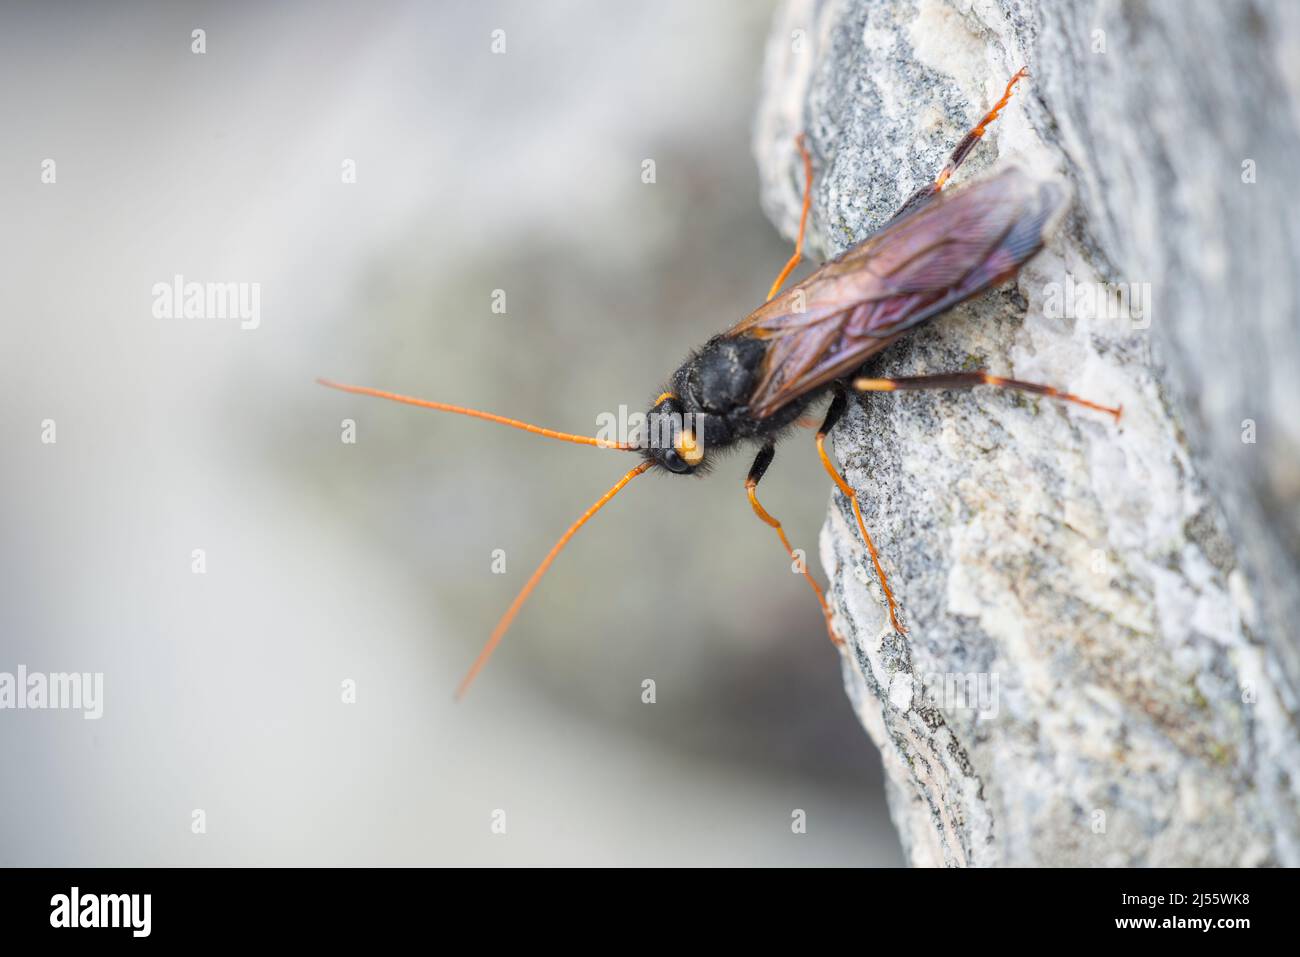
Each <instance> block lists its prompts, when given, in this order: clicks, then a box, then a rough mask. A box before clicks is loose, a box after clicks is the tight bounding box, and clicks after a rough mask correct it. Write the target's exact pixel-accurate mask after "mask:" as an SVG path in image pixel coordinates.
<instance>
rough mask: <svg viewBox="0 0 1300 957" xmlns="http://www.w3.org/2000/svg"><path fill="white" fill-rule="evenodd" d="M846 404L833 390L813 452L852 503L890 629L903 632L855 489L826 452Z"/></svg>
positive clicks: (837, 392) (887, 580)
mask: <svg viewBox="0 0 1300 957" xmlns="http://www.w3.org/2000/svg"><path fill="white" fill-rule="evenodd" d="M847 408H848V399H847V398H845V395H844V393H843V392H841V391H836V393H835V398H834V400H833V401H832V402H831V405H830V408H829V409H827V410H826V421H825V422H823V423H822V427H821V428H820V429H818V430H817V454H818V456H820V457H821V460H822V465H823V466H824V467H825V469H826V471H827V472H829V473H830V476H831V478H832V479H833V480H834V482H835V484H836V486H838V487H839V490H840V491H841V492H842V493H844V495H845V497H847V498H848V500H849V504H851V505H852V506H853V517H854V518H856V519H857V520H858V531H859V532H861V533H862V540H863V541H864V542H866V545H867V551H868V552H869V553H870V554H871V563H872V564H873V565H875V566H876V575H877V577H879V579H880V587H881V589H883V590H884V592H885V601H886V602H887V603H888V604H889V623H890V624H891V625H893V627H894V630H895V631H896V632H898V633H899V634H900V635H906V634H907V629H906V628H904V627H903V626H902V624H901V623H900V622H899V620H898V602H897V601H895V600H894V593H893V592H892V591H891V590H890V588H889V579H887V578H886V577H885V570H884V568H882V567H881V565H880V555H879V554H878V553H877V552H876V546H875V544H874V543H872V541H871V535H870V534H869V533H868V532H867V523H866V522H864V521H863V520H862V508H861V506H860V505H859V504H858V493H857V490H856V489H854V488H853V486H852V485H850V484H849V483H848V482H846V481H844V478H843V477H842V476H841V475H840V473H839V471H838V470H837V469H836V468H835V465H834V463H832V462H831V458H830V456H829V455H828V454H827V452H826V435H827V433H829V432H830V430H831V429H833V428H834V427H835V423H836V422H838V421H839V419H840V416H842V415H843V414H844V411H845V409H847Z"/></svg>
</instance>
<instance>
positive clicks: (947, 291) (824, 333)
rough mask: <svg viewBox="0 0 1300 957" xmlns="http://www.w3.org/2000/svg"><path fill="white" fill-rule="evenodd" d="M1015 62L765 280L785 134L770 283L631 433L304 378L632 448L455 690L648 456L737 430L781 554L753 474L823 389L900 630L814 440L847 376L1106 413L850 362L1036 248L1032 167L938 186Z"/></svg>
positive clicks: (675, 463)
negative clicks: (926, 155) (869, 222)
mask: <svg viewBox="0 0 1300 957" xmlns="http://www.w3.org/2000/svg"><path fill="white" fill-rule="evenodd" d="M1026 75H1027V71H1026V70H1024V69H1022V70H1020V71H1019V72H1018V73H1016V74H1015V75H1014V76H1013V77H1012V78H1011V80H1010V81H1009V82H1008V83H1007V86H1006V90H1005V91H1004V92H1003V95H1002V97H1001V99H999V100H998V102H997V103H995V104H994V106H993V108H992V109H991V110H989V112H988V113H987V114H986V115H985V116H984V118H983V119H982V120H980V122H979V124H978V125H976V126H975V128H974V129H972V130H971V131H970V132H969V133H967V134H966V136H965V137H964V138H963V139H962V141H961V142H960V143H959V144H958V145H957V148H956V149H955V150H954V151H953V152H952V154H951V156H950V157H949V159H948V162H947V164H946V165H945V166H944V168H943V170H942V171H940V173H939V175H938V176H937V177H936V178H935V179H934V181H933V182H932V183H930V184H928V185H926V186H924V187H922V188H921V189H919V190H917V191H916V192H915V193H914V194H912V196H910V197H909V198H908V199H907V201H906V202H905V203H903V205H902V207H901V208H900V209H899V210H898V212H897V213H896V214H895V215H894V216H893V218H891V219H890V220H889V221H888V222H887V223H886V224H885V225H884V226H882V227H881V228H880V229H879V230H877V231H876V232H875V233H873V234H872V235H871V236H869V237H868V238H867V239H865V240H864V241H862V242H861V243H859V244H858V245H857V246H854V247H853V248H852V249H849V250H848V251H847V252H845V253H844V254H842V255H841V256H839V257H837V258H836V259H833V260H831V261H830V262H828V263H825V264H824V265H822V266H821V267H820V268H818V269H817V270H816V271H815V272H814V273H813V274H812V275H810V276H809V277H808V278H807V279H804V280H803V281H801V282H799V283H797V284H796V285H794V286H792V287H790V288H789V289H787V290H786V291H785V292H781V291H780V290H781V287H782V286H783V285H784V283H785V281H786V280H787V279H788V278H789V276H790V273H791V272H793V271H794V269H795V267H796V266H798V264H799V263H800V262H801V261H802V258H803V241H804V235H805V232H806V230H807V225H808V214H809V209H810V206H811V199H812V181H813V170H812V159H811V157H810V156H809V154H808V151H807V149H806V147H805V144H804V141H803V137H802V136H800V137H799V138H798V139H797V140H796V143H797V145H798V148H799V153H800V155H801V157H802V159H803V167H804V196H803V210H802V214H801V216H800V221H799V235H798V239H797V241H796V245H795V251H794V255H793V256H791V257H790V260H789V262H787V263H786V265H785V268H784V269H782V271H781V273H780V275H779V276H777V278H776V281H775V282H774V283H773V284H772V288H771V290H770V291H769V292H768V297H767V301H766V302H764V304H763V305H761V306H759V307H758V308H757V309H756V310H754V311H753V312H752V313H750V314H749V316H747V317H746V318H745V319H743V320H741V321H740V322H739V323H737V324H736V325H734V326H732V327H731V328H730V329H728V330H727V331H726V332H723V333H721V334H720V335H716V336H714V337H713V338H712V339H710V340H709V341H708V342H706V343H705V344H704V346H703V347H702V348H700V349H698V350H697V351H695V352H694V353H692V354H691V356H690V357H689V358H688V359H687V360H686V361H685V362H684V363H682V365H681V367H680V368H678V370H677V371H676V372H674V373H673V374H672V377H671V378H670V380H669V382H668V385H667V387H666V388H665V389H664V390H663V392H662V393H661V394H660V395H659V396H658V397H657V398H656V399H655V400H654V402H653V404H652V405H651V409H650V413H649V414H648V416H647V420H648V421H651V422H654V423H656V428H655V429H653V430H652V431H651V434H650V435H649V436H648V437H642V438H641V439H640V440H639V441H636V442H628V443H618V442H612V441H608V440H602V439H598V438H592V437H589V436H583V435H572V434H569V433H564V432H555V431H552V430H550V429H543V428H540V427H538V426H535V425H530V424H528V423H526V422H520V421H517V420H514V419H507V418H503V417H501V416H497V415H492V414H490V413H487V412H481V411H478V410H476V409H466V408H462V407H460V406H454V405H447V404H445V403H441V402H430V401H427V400H424V399H415V398H411V397H410V396H404V395H396V394H394V393H391V392H383V391H380V390H378V389H370V388H365V387H362V386H353V385H344V384H342V383H338V382H332V381H329V380H325V379H321V380H319V381H320V382H321V384H322V385H327V386H330V387H331V388H335V389H341V390H342V391H344V392H352V393H357V394H361V395H369V396H375V397H377V398H381V399H389V400H392V401H395V402H403V403H406V404H408V405H416V406H420V407H422V408H428V409H436V410H439V411H442V412H455V413H458V414H461V415H469V416H474V417H477V418H481V419H487V420H488V421H491V422H498V423H501V424H503V425H509V426H513V427H515V428H519V429H524V430H526V431H529V432H533V433H535V434H538V435H543V436H546V437H548V438H553V439H561V440H564V441H568V442H576V443H580V444H584V445H594V446H597V447H603V448H614V449H619V450H621V451H627V452H635V453H638V454H639V455H640V456H641V457H642V459H643V461H642V462H641V463H640V464H638V465H637V466H636V467H634V468H632V469H630V470H629V471H628V472H627V474H626V475H624V476H623V477H622V478H621V479H619V480H618V482H617V483H615V485H614V487H613V488H611V489H610V490H609V491H608V492H606V493H605V494H604V495H603V496H601V498H600V499H599V500H598V501H597V502H596V503H595V504H594V505H592V506H591V507H590V508H589V509H587V511H586V512H584V513H583V514H582V516H581V517H579V518H578V520H577V521H576V522H574V523H573V525H572V526H570V527H569V529H568V531H566V532H565V533H564V534H563V535H562V536H560V540H559V541H558V542H556V543H555V545H554V547H553V548H552V549H551V551H550V552H549V553H548V554H547V555H546V557H545V558H544V559H542V562H541V564H540V565H538V567H537V570H536V571H534V572H533V574H532V576H531V577H530V578H529V579H528V581H527V582H526V583H525V584H524V586H523V588H522V589H520V591H519V594H518V595H517V596H516V597H515V600H514V601H513V602H512V603H511V605H510V607H509V608H508V609H507V610H506V613H505V614H504V615H503V616H502V617H501V620H500V622H498V624H497V626H496V628H495V629H494V630H493V632H492V635H491V637H490V638H489V639H488V641H487V644H486V645H485V646H484V647H483V650H482V651H481V652H480V653H479V656H478V658H477V659H476V660H475V661H474V663H473V665H472V666H471V667H470V669H469V672H468V673H467V674H466V675H465V677H464V679H463V680H462V681H461V683H460V686H459V687H458V689H457V696H458V697H459V696H461V695H463V694H464V693H465V691H466V690H467V689H468V688H469V685H470V683H471V682H472V681H473V680H474V678H475V677H476V676H477V675H478V673H479V671H480V670H481V669H482V667H483V665H484V664H485V663H486V662H487V659H488V657H489V656H490V655H491V654H492V652H493V651H494V650H495V649H496V647H497V645H498V644H499V643H500V641H501V638H502V637H503V636H504V634H505V632H506V629H507V628H509V626H510V623H511V622H512V621H513V620H514V618H515V616H516V615H517V614H518V612H519V609H520V607H521V606H522V605H523V603H524V601H525V600H526V599H527V598H528V596H529V594H530V593H531V592H532V591H533V589H534V588H535V587H536V586H537V583H538V582H539V581H540V580H541V578H542V576H543V575H544V574H545V573H546V570H547V569H548V568H549V567H550V565H551V563H552V562H553V561H554V560H555V557H556V556H557V555H558V554H559V553H560V551H561V550H562V549H563V548H564V546H565V545H566V544H567V543H568V541H569V539H571V538H572V537H573V535H574V534H575V533H576V532H577V531H578V529H579V528H581V527H582V526H583V525H584V524H586V522H587V521H588V520H589V519H591V517H592V516H593V515H595V514H596V512H598V511H599V510H600V509H601V508H603V507H604V506H605V504H606V503H607V502H609V500H610V499H612V498H613V497H614V496H615V495H617V494H618V493H619V492H620V491H621V490H622V489H623V487H624V486H626V485H627V484H628V483H629V482H631V481H632V479H634V478H636V477H637V476H638V475H640V474H642V473H643V472H645V471H647V470H648V469H651V468H657V469H661V470H664V471H667V472H672V473H675V474H680V475H689V474H691V473H701V472H704V471H706V470H707V467H708V466H709V464H710V457H711V456H712V455H714V454H715V453H716V452H718V451H720V450H722V449H726V448H728V447H731V446H735V445H737V444H740V443H749V444H751V445H757V446H758V454H757V456H756V457H755V459H754V464H753V466H752V467H751V468H750V470H749V475H748V477H747V478H746V480H745V490H746V493H747V494H748V496H749V501H750V504H751V506H752V507H753V509H754V513H755V514H756V515H757V516H758V517H759V518H760V519H762V520H763V521H764V522H765V523H767V524H768V525H770V526H771V527H772V528H773V529H774V530H775V531H776V534H777V535H778V536H779V537H780V539H781V544H782V545H783V546H784V547H785V550H786V552H787V553H788V554H789V555H790V557H791V559H792V560H793V558H794V550H793V548H792V547H791V545H790V542H789V539H788V538H787V537H786V535H785V532H784V530H783V529H782V528H781V523H780V522H779V521H777V519H776V518H774V517H773V516H772V515H771V514H770V513H769V512H768V511H767V510H766V509H765V508H763V506H762V504H760V503H759V500H758V497H757V487H758V483H759V481H760V480H761V479H762V477H763V474H764V472H766V471H767V468H768V466H769V465H771V464H772V458H773V455H774V454H775V447H776V442H777V440H778V439H779V438H781V437H782V436H783V435H784V434H785V433H786V432H788V431H789V430H790V428H791V427H792V426H793V425H794V424H795V423H796V422H797V421H798V420H799V418H800V417H801V416H802V415H803V413H804V412H805V411H806V410H807V409H808V407H809V406H811V405H813V404H814V403H816V402H817V401H818V400H819V399H820V398H822V397H823V396H825V395H826V394H827V393H830V394H831V402H830V406H829V408H828V409H827V412H826V417H825V420H824V421H823V422H822V425H821V428H819V429H818V430H817V439H816V443H817V452H818V455H819V456H820V458H821V461H822V464H823V465H824V466H825V468H826V471H827V472H829V473H830V476H831V478H832V479H833V480H834V482H835V485H836V487H838V488H839V490H840V492H841V493H843V494H844V495H845V496H846V497H847V498H848V500H849V502H850V503H851V505H852V507H853V513H854V515H855V517H856V518H857V525H858V530H859V532H860V533H861V534H862V540H863V543H864V544H865V545H866V547H867V551H868V552H869V553H870V555H871V561H872V563H873V565H874V566H875V570H876V575H877V576H878V578H879V580H880V584H881V588H882V590H883V592H884V596H885V601H886V603H887V605H888V609H889V619H890V622H891V624H892V625H893V627H894V628H895V629H897V630H898V631H899V632H900V633H905V631H904V629H903V626H902V623H901V622H900V621H899V619H898V605H897V602H896V600H895V598H894V594H893V592H892V590H891V589H890V587H889V584H888V581H887V580H886V577H885V572H884V569H883V568H882V567H881V563H880V556H879V554H878V553H877V551H876V547H875V545H874V544H873V543H872V541H871V536H870V534H868V532H867V527H866V523H865V522H863V520H862V511H861V509H860V507H859V505H858V500H857V493H856V492H855V491H854V489H853V488H852V487H851V486H850V485H849V484H848V483H847V482H845V481H844V479H843V477H842V476H841V475H840V473H839V471H838V470H837V469H836V467H835V465H834V464H833V463H832V462H831V459H830V456H829V455H828V454H827V452H826V436H827V435H828V434H829V433H830V432H831V430H832V429H833V428H834V427H835V424H836V422H837V421H839V419H840V417H841V416H842V415H843V414H844V412H845V410H846V408H847V407H848V396H849V394H850V393H851V392H859V393H865V392H893V391H897V390H905V389H968V388H971V387H973V386H977V385H991V386H998V387H1001V388H1007V389H1019V390H1023V391H1027V392H1036V393H1039V394H1041V395H1047V396H1051V397H1054V398H1058V399H1062V400H1065V401H1067V402H1073V403H1076V404H1078V405H1082V406H1086V407H1087V408H1090V409H1095V410H1097V411H1100V412H1107V413H1110V414H1111V415H1113V416H1114V417H1115V418H1116V420H1117V421H1118V419H1119V416H1120V411H1121V410H1120V409H1118V408H1109V407H1107V406H1103V405H1099V404H1097V403H1095V402H1089V401H1088V400H1086V399H1082V398H1080V397H1079V396H1076V395H1072V394H1070V393H1068V392H1065V391H1062V390H1060V389H1056V388H1053V387H1051V386H1046V385H1038V384H1036V383H1032V382H1020V381H1017V380H1014V379H1004V378H1000V377H998V376H994V375H990V374H989V373H987V372H951V373H942V374H938V375H926V376H916V377H912V378H900V379H874V378H867V377H863V376H861V375H859V374H858V373H859V371H860V370H861V369H862V366H863V364H864V363H865V362H866V361H867V360H868V359H870V358H871V357H872V356H874V355H876V354H877V353H879V352H881V351H882V350H883V349H885V348H887V347H888V346H889V345H890V344H891V343H892V342H894V341H895V340H896V339H898V338H899V337H900V336H903V335H905V334H906V333H907V331H908V330H910V329H912V328H914V327H915V326H917V325H918V324H920V323H922V322H924V321H925V320H926V319H930V318H932V317H934V316H936V315H938V314H940V313H942V312H944V311H945V310H947V309H950V308H952V307H953V306H955V305H957V304H958V303H960V302H963V301H965V300H967V299H970V298H971V297H972V296H975V295H978V294H979V293H981V292H983V291H985V290H987V289H989V288H990V287H992V286H995V285H997V284H999V283H1001V282H1003V281H1005V280H1007V279H1009V278H1011V277H1012V276H1014V275H1015V274H1016V273H1017V271H1019V269H1020V267H1021V266H1022V265H1023V264H1024V263H1025V262H1026V261H1027V260H1028V259H1030V258H1031V257H1032V256H1033V255H1034V254H1036V253H1037V252H1038V251H1039V250H1040V249H1041V248H1042V246H1043V242H1044V241H1045V239H1046V237H1047V235H1048V233H1049V232H1050V231H1051V227H1052V225H1053V224H1054V223H1055V221H1056V220H1057V219H1059V217H1060V215H1061V214H1063V212H1064V210H1065V207H1066V204H1067V199H1066V192H1065V190H1064V188H1063V187H1062V186H1061V185H1060V184H1058V183H1056V182H1052V181H1042V180H1036V179H1034V178H1033V177H1031V176H1029V175H1028V174H1027V173H1025V172H1023V171H1021V170H1020V169H1018V168H1015V167H1009V168H1007V169H1005V170H1003V171H1002V172H1000V173H998V174H996V175H993V176H991V177H989V178H987V179H984V180H981V181H978V182H975V183H973V184H971V185H968V186H965V187H962V188H960V189H956V190H952V191H949V192H944V186H945V185H946V184H947V182H948V180H949V178H950V177H951V176H952V174H953V173H954V172H955V171H956V170H957V168H958V167H959V166H960V165H961V164H962V162H963V161H964V160H965V159H966V157H967V156H968V155H969V154H970V152H971V150H972V149H973V148H974V146H975V144H976V143H978V142H979V141H980V139H981V138H982V137H983V136H984V133H985V130H986V129H987V128H988V126H989V124H990V123H992V122H993V121H994V120H995V119H996V118H997V116H998V114H999V113H1000V112H1001V111H1002V109H1003V107H1005V106H1006V104H1007V102H1008V101H1009V100H1010V98H1011V94H1012V91H1013V89H1014V88H1015V85H1016V83H1018V82H1019V81H1020V80H1021V79H1022V78H1023V77H1025V76H1026ZM778 293H779V295H778ZM803 575H804V577H805V578H806V579H807V581H808V584H809V585H810V586H811V587H812V589H813V591H814V592H815V593H816V595H817V600H818V602H819V603H820V604H821V608H822V613H823V615H824V616H825V618H826V627H827V631H828V632H829V633H830V636H831V640H832V641H834V642H836V643H839V642H840V640H841V639H840V638H839V636H838V635H837V634H836V632H835V627H834V623H833V621H832V616H831V611H830V607H829V606H828V604H827V602H826V598H825V595H824V594H823V592H822V589H821V587H820V586H819V585H818V584H817V582H816V580H815V579H814V578H813V577H812V575H810V574H809V573H808V571H807V570H806V569H804V570H803Z"/></svg>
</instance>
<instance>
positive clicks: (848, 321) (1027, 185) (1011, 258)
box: [724, 166, 1067, 419]
mask: <svg viewBox="0 0 1300 957" xmlns="http://www.w3.org/2000/svg"><path fill="white" fill-rule="evenodd" d="M1066 203H1067V193H1066V190H1065V188H1064V186H1063V185H1062V184H1061V183H1060V182H1057V181H1053V180H1037V179H1034V178H1033V177H1031V176H1030V175H1029V174H1028V173H1026V172H1024V171H1023V170H1021V169H1019V168H1017V167H1014V166H1013V167H1009V168H1007V169H1005V170H1003V171H1002V172H1000V173H998V174H996V175H994V176H991V177H989V178H987V179H984V180H981V181H978V182H975V183H972V184H971V185H969V186H965V187H963V188H960V189H955V190H952V191H951V192H944V193H939V194H937V195H936V196H935V198H934V199H933V200H930V201H929V202H928V203H926V204H925V205H923V206H921V207H919V208H918V209H916V210H915V211H913V212H910V213H908V214H907V215H905V216H904V217H902V218H901V219H897V220H894V221H892V222H890V223H889V224H888V225H886V226H885V227H884V228H882V229H881V230H879V231H878V232H876V233H875V234H873V235H872V236H870V237H868V238H867V239H866V240H864V241H863V242H861V243H859V244H858V245H857V246H854V247H853V248H852V249H850V250H848V251H847V252H845V253H844V254H843V255H841V256H839V257H838V258H837V259H834V260H831V261H830V262H828V263H826V264H825V265H823V266H822V267H821V268H820V269H818V270H817V271H816V272H815V273H813V274H812V275H811V276H809V277H808V278H807V279H805V280H803V281H802V282H800V283H798V284H797V285H795V286H792V287H791V288H789V289H787V290H786V291H785V292H783V293H781V295H779V296H777V297H776V298H775V299H773V300H772V301H771V302H768V303H765V304H764V305H762V306H760V307H759V308H758V309H756V310H755V311H754V312H752V313H751V314H750V315H749V316H748V317H746V318H745V319H743V320H742V321H741V322H739V323H737V324H736V325H735V326H733V327H732V328H731V329H729V330H728V331H727V332H726V333H724V335H726V336H753V337H755V338H758V339H763V340H766V341H767V342H768V350H767V357H766V359H765V360H764V366H763V370H762V374H761V376H760V379H759V383H758V385H757V386H756V387H755V389H754V393H753V395H751V396H750V400H749V408H750V412H751V413H752V414H753V415H754V416H755V417H756V418H760V419H761V418H766V417H767V416H769V415H771V414H772V413H773V412H775V411H776V410H777V409H779V408H781V406H783V405H785V404H786V403H787V402H789V401H790V400H792V399H794V398H797V397H798V396H800V395H803V394H804V393H806V392H808V391H810V390H812V389H815V388H817V387H818V386H821V385H825V384H826V383H827V382H830V381H832V380H833V379H837V378H839V377H841V376H845V375H848V374H849V373H851V372H853V371H854V370H856V369H857V368H858V367H859V366H861V365H862V363H863V362H865V361H866V360H867V359H868V358H870V357H871V356H873V355H875V354H876V353H877V352H879V351H880V350H882V349H884V348H885V347H886V346H887V345H889V344H890V343H891V342H892V341H893V340H894V339H895V338H897V337H898V336H899V335H901V334H902V333H904V332H906V331H907V330H908V329H910V328H912V327H913V326H915V325H916V324H917V323H920V322H923V321H924V320H926V319H928V318H930V317H932V316H935V315H937V314H939V313H941V312H943V311H944V310H946V309H950V308H951V307H953V306H955V305H956V304H957V303H959V302H962V301H963V300H965V299H969V298H970V297H972V296H974V295H977V294H978V293H980V292H982V291H984V290H985V289H988V288H989V287H990V286H994V285H996V284H998V283H1000V282H1002V281H1003V280H1005V279H1007V278H1009V277H1011V276H1012V275H1014V274H1015V273H1016V271H1017V270H1018V269H1019V268H1020V266H1021V265H1022V264H1023V263H1024V262H1025V261H1026V260H1027V259H1029V258H1030V257H1031V256H1033V255H1034V254H1035V253H1036V252H1038V251H1039V250H1040V249H1041V248H1042V246H1043V241H1044V239H1045V237H1046V234H1047V232H1048V231H1049V229H1050V227H1051V225H1052V224H1053V223H1054V221H1055V219H1056V218H1057V214H1058V213H1060V212H1061V211H1062V210H1064V208H1065V206H1066Z"/></svg>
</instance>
